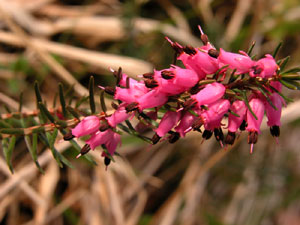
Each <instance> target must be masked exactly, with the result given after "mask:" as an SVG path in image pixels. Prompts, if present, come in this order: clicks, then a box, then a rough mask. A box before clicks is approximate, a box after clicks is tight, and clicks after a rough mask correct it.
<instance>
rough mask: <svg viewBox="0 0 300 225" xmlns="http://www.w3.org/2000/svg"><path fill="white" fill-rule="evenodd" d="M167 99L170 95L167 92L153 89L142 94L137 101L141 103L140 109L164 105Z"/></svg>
mask: <svg viewBox="0 0 300 225" xmlns="http://www.w3.org/2000/svg"><path fill="white" fill-rule="evenodd" d="M167 101H168V97H167V95H166V94H163V93H161V92H159V91H158V90H151V91H149V92H148V93H146V94H144V95H142V96H140V97H139V98H138V99H137V101H136V102H137V103H138V105H139V109H140V110H144V109H148V108H154V107H158V106H162V105H163V104H165V103H166V102H167Z"/></svg>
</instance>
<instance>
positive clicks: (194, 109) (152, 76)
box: [64, 26, 300, 166]
mask: <svg viewBox="0 0 300 225" xmlns="http://www.w3.org/2000/svg"><path fill="white" fill-rule="evenodd" d="M198 28H199V31H200V33H201V36H200V39H201V41H202V43H203V46H199V47H193V46H189V45H187V46H184V45H182V44H179V43H177V42H174V41H172V40H170V39H169V38H168V37H166V40H167V41H168V42H169V43H170V45H171V47H172V48H173V49H174V51H175V55H176V59H177V60H181V61H182V63H183V65H184V67H179V66H176V65H170V66H169V67H168V68H165V69H161V70H157V69H154V70H153V71H149V72H148V73H145V74H137V75H136V77H138V78H140V80H135V79H133V78H131V77H129V76H128V75H126V74H124V73H123V72H122V70H121V69H120V68H119V70H118V71H115V70H113V69H110V70H111V71H112V73H113V74H114V76H115V77H116V80H117V81H116V86H115V87H102V86H99V88H101V89H103V90H104V91H105V93H107V94H109V95H111V96H113V98H114V100H115V103H114V104H112V105H113V106H114V107H113V108H114V111H113V112H111V113H110V114H107V113H105V115H102V116H99V115H89V116H87V117H85V118H84V119H82V120H81V121H80V122H79V123H78V124H77V125H76V126H75V127H74V128H73V129H72V130H71V132H69V133H67V134H66V135H65V136H64V139H65V140H71V139H72V138H74V137H76V138H80V137H82V136H86V135H89V138H88V139H87V140H86V141H85V145H84V146H83V147H82V149H81V152H80V154H79V155H78V156H81V155H84V154H86V153H87V152H89V151H90V150H91V149H92V150H94V149H96V148H101V147H102V148H103V149H104V150H103V151H102V154H101V155H102V156H103V157H104V164H105V165H106V166H108V165H109V164H110V162H111V160H112V157H113V156H114V155H115V152H116V149H117V147H118V146H119V145H120V144H121V134H120V131H122V132H127V133H129V134H131V135H135V136H136V137H138V138H142V139H143V140H145V141H148V142H150V143H152V145H153V144H156V143H158V142H159V141H166V140H168V141H169V143H174V142H176V141H177V140H178V139H179V138H180V137H181V138H183V137H185V136H186V135H187V134H188V133H189V132H194V131H196V132H202V138H203V140H207V139H209V138H210V137H211V136H212V135H214V136H215V138H216V140H217V141H218V142H219V143H220V145H221V147H223V143H225V144H226V145H229V144H230V145H232V144H233V143H234V141H235V138H236V134H239V132H243V131H244V130H247V132H248V143H249V144H250V153H252V152H253V147H254V144H255V143H256V142H257V141H258V136H259V135H260V133H261V130H260V127H261V123H262V121H263V117H264V114H266V116H267V118H268V121H267V125H268V126H269V127H270V131H271V134H272V135H273V136H275V137H276V138H277V137H278V136H279V133H280V125H281V123H280V118H281V110H282V106H283V105H284V106H285V101H284V100H283V98H284V99H287V98H286V97H285V96H283V95H282V93H281V91H282V87H283V86H286V87H288V88H291V89H297V88H298V86H297V85H298V83H297V81H299V80H300V76H298V75H295V74H291V75H290V73H291V72H290V71H292V72H293V71H299V70H298V69H297V68H296V69H294V70H290V71H287V72H283V71H282V69H281V68H280V65H282V64H283V63H281V64H279V65H278V64H277V63H276V60H275V59H274V57H273V56H272V55H270V54H266V55H265V56H264V57H262V58H261V59H258V60H253V59H252V58H251V57H250V56H249V55H247V53H245V52H244V51H239V52H238V53H233V52H229V51H225V50H223V49H222V48H220V49H216V48H215V47H214V46H213V45H212V44H211V43H210V42H209V40H208V37H207V35H206V34H204V32H203V30H202V29H201V27H200V26H198ZM250 53H251V51H249V54H250ZM285 62H286V61H284V64H285ZM227 76H230V77H227ZM116 103H117V104H116ZM134 117H135V119H134ZM225 117H226V118H228V122H227V123H226V120H223V119H224V118H225ZM134 120H136V121H135V124H136V125H135V126H133V125H131V122H132V121H134ZM123 123H124V124H126V125H124V124H123ZM224 130H225V131H226V130H227V135H226V138H224V132H223V131H224ZM203 140H202V142H203ZM225 149H226V148H225Z"/></svg>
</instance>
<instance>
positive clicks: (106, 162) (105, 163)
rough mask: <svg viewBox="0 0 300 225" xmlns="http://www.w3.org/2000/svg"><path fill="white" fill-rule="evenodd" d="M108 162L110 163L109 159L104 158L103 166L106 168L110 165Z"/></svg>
mask: <svg viewBox="0 0 300 225" xmlns="http://www.w3.org/2000/svg"><path fill="white" fill-rule="evenodd" d="M110 162H111V159H110V158H109V157H106V156H105V157H104V165H105V166H108V165H109V164H110Z"/></svg>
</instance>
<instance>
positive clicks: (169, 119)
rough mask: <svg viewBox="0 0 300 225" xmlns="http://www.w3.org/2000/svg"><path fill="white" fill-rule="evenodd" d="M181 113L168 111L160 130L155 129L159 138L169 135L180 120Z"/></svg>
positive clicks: (160, 124)
mask: <svg viewBox="0 0 300 225" xmlns="http://www.w3.org/2000/svg"><path fill="white" fill-rule="evenodd" d="M180 115H181V112H180V111H179V112H173V111H168V112H166V113H165V115H164V116H163V118H162V119H161V121H160V123H159V125H158V128H157V129H155V132H156V134H157V135H158V136H159V137H163V136H164V135H165V134H166V133H168V132H169V131H170V130H171V129H172V128H173V127H174V126H176V124H177V123H178V121H179V119H180Z"/></svg>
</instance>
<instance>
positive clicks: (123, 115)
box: [105, 104, 130, 127]
mask: <svg viewBox="0 0 300 225" xmlns="http://www.w3.org/2000/svg"><path fill="white" fill-rule="evenodd" d="M129 117H130V114H129V113H127V112H126V109H125V104H122V105H120V106H119V108H118V109H117V110H116V111H115V112H114V113H113V114H112V115H111V116H109V117H106V118H105V119H106V120H107V122H108V124H109V125H110V126H111V127H116V126H117V125H118V124H119V123H122V122H123V121H125V120H127V119H128V118H129Z"/></svg>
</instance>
